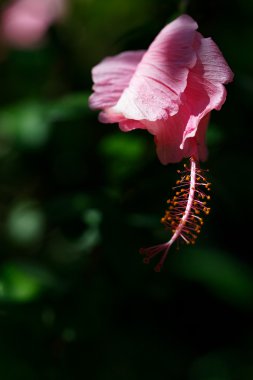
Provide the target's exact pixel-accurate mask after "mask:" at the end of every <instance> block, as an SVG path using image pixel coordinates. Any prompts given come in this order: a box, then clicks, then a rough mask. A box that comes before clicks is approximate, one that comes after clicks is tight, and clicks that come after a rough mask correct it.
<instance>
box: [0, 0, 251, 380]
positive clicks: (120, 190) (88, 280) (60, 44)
mask: <svg viewBox="0 0 253 380" xmlns="http://www.w3.org/2000/svg"><path fill="white" fill-rule="evenodd" d="M1 4H2V3H1ZM182 11H184V12H187V13H189V14H190V15H192V16H193V17H194V18H195V19H196V20H197V21H198V23H199V26H200V31H201V32H202V33H203V34H204V35H205V36H212V37H213V38H214V40H215V41H216V42H217V43H218V45H219V46H220V48H221V50H222V51H223V52H224V55H225V57H226V59H227V60H228V62H229V64H230V65H231V67H232V69H233V71H234V72H235V81H234V83H233V84H232V85H229V87H228V99H227V102H226V104H225V105H224V107H223V108H222V110H221V111H220V112H219V113H217V112H214V113H213V115H212V120H211V124H210V126H209V130H208V134H207V142H208V146H209V159H208V162H207V163H206V164H204V165H205V166H206V167H209V168H210V178H211V181H212V183H213V186H212V188H213V190H212V191H213V196H212V201H211V207H212V212H211V214H210V216H209V217H208V218H207V220H206V222H205V226H204V228H203V232H202V234H201V236H200V237H199V240H198V241H197V244H196V246H194V247H193V248H190V249H189V247H184V246H182V247H181V248H180V251H179V252H178V251H177V250H176V249H174V250H171V253H170V255H169V258H168V260H167V262H166V266H165V268H164V270H163V272H162V273H160V274H156V273H154V272H153V268H152V264H151V265H150V266H145V265H143V263H142V261H141V257H140V255H139V254H138V249H139V247H141V246H149V245H150V244H154V243H156V242H159V241H161V239H166V238H167V232H166V231H163V228H162V226H161V225H160V224H159V219H160V217H161V216H162V215H163V209H164V208H165V206H166V199H167V198H168V197H169V196H170V191H171V190H170V189H171V186H173V184H174V183H175V179H176V168H178V166H177V165H170V166H168V167H163V166H162V165H161V164H160V163H159V161H158V159H157V158H156V154H155V149H154V144H153V141H152V136H150V135H148V134H147V133H145V132H143V131H134V132H131V133H129V134H124V133H122V132H121V131H119V130H118V128H117V127H116V126H112V125H102V124H99V122H98V121H97V114H96V113H94V112H91V111H90V110H89V108H88V96H89V94H90V92H91V77H90V70H91V68H92V66H94V65H95V64H96V63H97V62H98V61H99V60H100V59H102V58H103V57H104V56H107V55H112V54H115V53H118V52H120V51H123V50H126V49H139V48H145V47H147V46H148V44H149V43H150V41H151V40H152V39H153V37H154V36H155V35H156V33H157V32H158V31H159V30H160V29H161V28H162V27H163V26H164V24H165V23H166V22H167V21H168V20H170V19H172V18H173V17H174V16H175V15H178V14H179V13H180V12H182ZM252 16H253V6H252V2H251V1H250V0H243V1H239V0H236V1H234V2H229V1H228V0H224V1H218V0H214V1H206V2H203V1H200V0H189V1H183V0H167V1H164V0H141V1H138V2H137V1H134V0H122V1H121V2H118V1H116V0H108V1H102V0H89V1H88V0H70V1H69V11H68V14H67V16H66V18H65V19H64V21H63V22H62V23H61V24H59V25H55V26H53V27H52V28H51V29H50V31H49V32H48V35H47V37H46V40H45V41H44V43H43V44H42V46H40V47H39V48H37V49H34V50H29V51H28V50H27V51H22V50H16V51H15V50H13V49H11V48H8V47H6V46H2V45H1V46H0V65H1V70H0V72H1V92H0V99H1V108H0V161H1V162H0V164H1V165H0V181H1V185H0V216H1V217H0V221H1V222H0V239H1V251H0V252H1V253H0V378H1V379H2V380H16V379H26V380H34V379H41V380H45V379H54V380H57V379H61V380H64V379H66V380H70V379H85V378H88V379H96V380H107V379H110V380H114V379H115V380H116V379H117V380H119V379H121V380H124V379H127V380H129V379H130V380H135V379H141V378H145V379H161V380H163V379H171V380H181V379H189V380H242V379H247V380H250V379H252V378H253V366H252V360H253V355H252V352H253V328H252V317H253V278H252V271H253V259H252V254H251V250H252V249H251V245H252V242H251V236H252V232H251V228H252V223H251V220H250V218H251V215H252V207H251V196H252V190H253V188H252V187H253V186H252V185H253V181H252V176H251V172H252V146H251V145H252V142H251V141H252V140H251V135H250V134H251V129H252V128H251V119H252V106H253V103H252V99H253V69H252V68H253V53H252V49H251V45H252V42H253V27H252V22H251V21H252ZM154 264H155V263H154Z"/></svg>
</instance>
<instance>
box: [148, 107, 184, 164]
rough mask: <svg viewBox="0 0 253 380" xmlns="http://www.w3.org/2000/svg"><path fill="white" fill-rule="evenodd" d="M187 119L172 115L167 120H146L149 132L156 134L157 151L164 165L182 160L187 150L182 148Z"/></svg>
mask: <svg viewBox="0 0 253 380" xmlns="http://www.w3.org/2000/svg"><path fill="white" fill-rule="evenodd" d="M186 122H187V120H184V119H183V118H181V117H180V118H179V117H178V115H175V116H172V117H170V118H169V119H167V120H157V121H155V122H145V125H146V128H147V130H148V131H149V133H151V134H153V135H154V136H155V144H156V153H157V155H158V158H159V160H160V161H161V163H162V164H163V165H167V164H168V163H174V162H178V161H181V160H182V158H183V157H185V152H184V151H183V150H182V149H180V143H181V141H182V138H183V133H184V127H185V124H186Z"/></svg>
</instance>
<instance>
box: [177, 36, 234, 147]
mask: <svg viewBox="0 0 253 380" xmlns="http://www.w3.org/2000/svg"><path fill="white" fill-rule="evenodd" d="M196 44H197V45H198V47H197V55H198V60H197V63H196V65H195V66H194V67H193V69H192V70H191V71H190V73H189V77H188V82H187V87H186V90H185V92H184V94H183V96H182V104H183V105H182V107H181V109H180V111H179V112H180V113H184V114H187V113H188V115H189V119H188V122H187V124H186V128H185V132H184V136H183V140H182V143H181V146H180V147H181V149H183V148H184V144H185V141H186V139H188V138H191V137H194V136H195V135H196V133H197V130H198V125H199V122H200V121H201V119H202V118H203V117H205V115H207V114H208V113H209V112H210V111H211V110H213V109H216V110H219V109H220V108H221V106H222V105H223V103H224V102H225V100H226V94H227V93H226V89H225V87H224V86H223V84H224V83H228V82H231V81H232V79H233V73H232V71H231V70H230V68H229V66H228V64H227V62H226V61H225V59H224V57H223V55H222V53H221V51H220V50H219V48H218V46H217V45H216V44H215V43H214V42H213V41H212V39H211V38H203V37H202V36H201V35H200V34H199V33H198V34H197V36H196Z"/></svg>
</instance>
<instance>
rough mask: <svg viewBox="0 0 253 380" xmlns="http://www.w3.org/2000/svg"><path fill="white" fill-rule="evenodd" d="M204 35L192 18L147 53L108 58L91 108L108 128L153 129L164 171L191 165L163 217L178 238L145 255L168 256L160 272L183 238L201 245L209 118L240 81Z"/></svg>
mask: <svg viewBox="0 0 253 380" xmlns="http://www.w3.org/2000/svg"><path fill="white" fill-rule="evenodd" d="M197 28H198V25H197V23H196V22H195V21H194V20H193V19H192V18H191V17H190V16H188V15H182V16H180V17H178V18H177V19H176V20H175V21H173V22H171V23H170V24H168V25H167V26H165V28H164V29H163V30H162V31H161V32H160V33H159V34H158V36H157V37H156V38H155V40H154V41H153V42H152V44H151V45H150V46H149V48H148V49H147V50H146V51H144V50H139V51H127V52H124V53H121V54H119V55H116V56H114V57H108V58H105V59H104V60H103V61H102V62H101V63H99V64H98V65H97V66H95V67H94V68H93V70H92V77H93V81H94V86H93V90H94V93H93V94H92V95H91V97H90V107H91V108H92V109H98V110H101V112H100V115H99V119H100V121H101V122H103V123H115V122H116V123H118V124H119V127H120V128H121V130H122V131H124V132H128V131H131V130H133V129H137V128H140V129H146V130H148V131H149V132H150V133H151V134H152V135H154V140H155V143H156V150H157V155H158V157H159V159H160V161H161V163H162V164H168V163H173V162H179V161H181V160H182V159H183V158H184V157H190V158H191V159H190V167H189V168H188V167H185V170H184V171H183V172H182V176H181V179H180V180H179V181H178V186H177V187H178V190H177V192H176V195H175V196H174V198H173V199H172V200H171V201H170V206H169V210H168V211H166V214H165V216H164V218H162V223H164V224H165V225H166V226H168V227H169V228H170V229H171V230H172V232H173V236H172V238H171V239H170V240H169V241H168V242H167V243H165V244H160V245H158V246H155V247H152V248H148V249H145V250H142V251H141V253H143V254H144V255H146V259H145V261H148V260H149V259H150V257H153V256H154V255H156V254H157V253H159V252H161V251H163V252H164V254H163V256H162V259H161V261H160V264H159V265H158V266H157V270H158V269H160V267H161V265H162V263H163V261H164V259H165V257H166V255H167V252H168V250H169V248H170V246H171V244H172V243H173V242H174V241H175V240H177V238H178V237H181V238H182V239H183V240H184V241H185V242H186V243H194V242H195V239H196V237H197V235H196V234H197V233H199V231H200V227H201V225H202V218H201V216H199V215H198V214H200V213H204V214H207V213H209V208H207V207H206V202H205V200H206V199H209V198H210V197H209V196H206V195H205V193H204V192H203V191H202V190H201V189H202V187H203V186H204V189H208V190H209V189H210V186H209V185H210V184H209V183H208V182H207V180H206V178H205V176H204V175H202V174H201V171H200V168H199V164H198V162H199V161H202V160H205V159H206V158H207V148H206V144H205V134H206V129H207V125H208V121H209V117H210V112H211V111H212V110H213V109H216V110H219V109H220V108H221V106H222V105H223V103H224V102H225V99H226V89H225V87H224V84H226V83H228V82H231V81H232V79H233V73H232V71H231V69H230V68H229V66H228V64H227V62H226V61H225V59H224V57H223V55H222V53H221V51H220V50H219V48H218V47H217V45H216V44H215V43H214V42H213V40H212V39H211V38H204V37H203V36H202V35H201V34H200V33H199V32H197Z"/></svg>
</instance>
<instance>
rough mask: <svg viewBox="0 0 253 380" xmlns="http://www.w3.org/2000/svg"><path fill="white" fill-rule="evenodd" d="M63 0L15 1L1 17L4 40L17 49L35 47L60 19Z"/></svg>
mask: <svg viewBox="0 0 253 380" xmlns="http://www.w3.org/2000/svg"><path fill="white" fill-rule="evenodd" d="M64 3H65V0H15V1H12V2H11V3H10V5H8V6H7V7H6V8H5V9H4V11H3V14H2V16H1V33H2V36H3V38H4V40H5V41H6V42H7V43H8V44H10V45H12V46H14V47H17V48H30V47H34V46H36V45H37V44H38V43H39V42H40V41H41V40H42V38H43V37H44V35H45V33H46V31H47V29H48V28H49V27H50V25H51V24H52V23H53V22H55V20H57V19H59V18H60V17H62V15H63V13H64V8H65V4H64Z"/></svg>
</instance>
